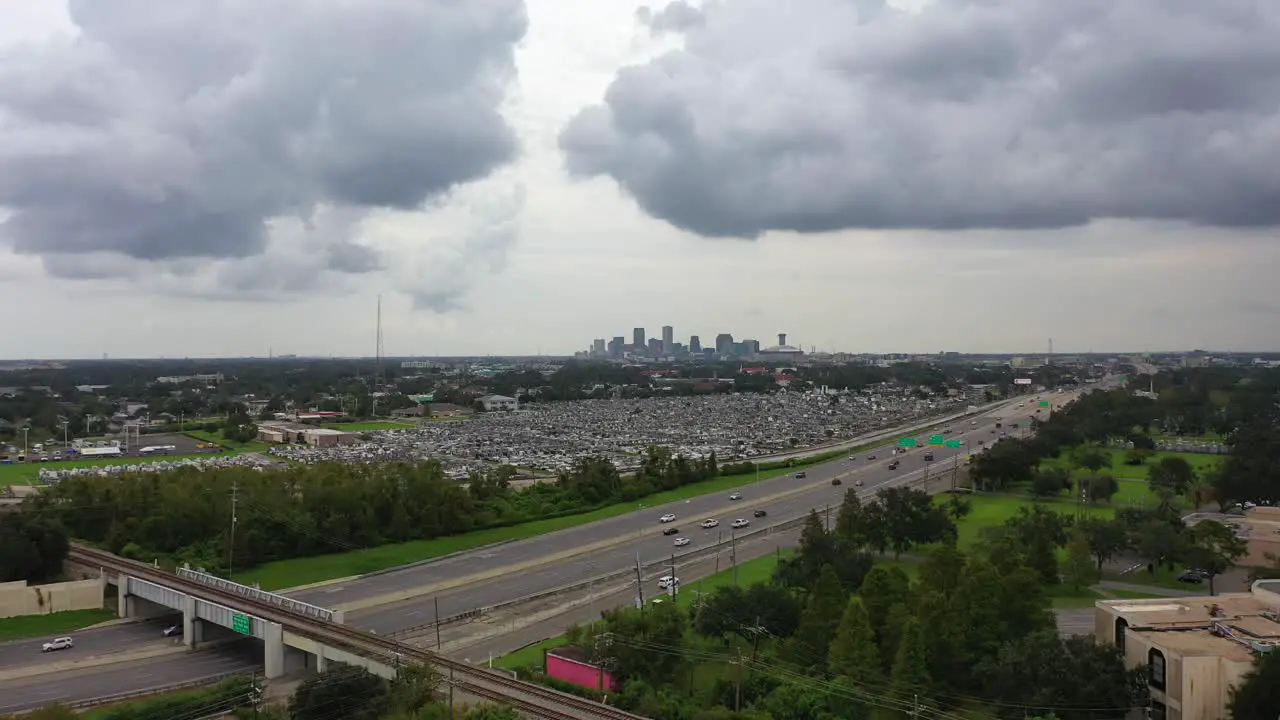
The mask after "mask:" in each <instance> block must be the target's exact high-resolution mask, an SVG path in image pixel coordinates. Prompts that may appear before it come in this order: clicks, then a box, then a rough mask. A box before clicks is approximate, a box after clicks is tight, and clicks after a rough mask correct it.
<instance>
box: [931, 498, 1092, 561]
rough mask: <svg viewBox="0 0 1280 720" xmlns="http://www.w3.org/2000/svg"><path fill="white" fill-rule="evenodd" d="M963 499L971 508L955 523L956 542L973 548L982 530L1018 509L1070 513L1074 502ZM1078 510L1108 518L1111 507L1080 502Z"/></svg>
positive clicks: (999, 524) (1016, 511) (1011, 514)
mask: <svg viewBox="0 0 1280 720" xmlns="http://www.w3.org/2000/svg"><path fill="white" fill-rule="evenodd" d="M966 499H967V500H968V501H969V502H970V503H971V504H972V507H973V510H972V511H971V512H970V513H969V514H968V515H966V516H964V518H962V519H961V520H960V522H958V523H956V526H957V527H956V530H957V531H958V539H957V543H956V544H957V545H959V546H960V549H962V550H964V549H968V548H971V547H973V545H974V543H976V542H977V541H978V539H979V538H981V537H982V535H983V532H984V531H986V530H988V529H990V528H995V527H999V526H1001V525H1003V524H1004V523H1005V521H1006V520H1008V519H1010V518H1012V517H1013V516H1014V515H1017V514H1018V509H1019V508H1023V507H1031V506H1032V505H1042V506H1044V507H1047V508H1049V509H1051V510H1055V511H1057V512H1060V513H1063V514H1065V515H1072V516H1074V515H1075V513H1076V511H1077V507H1076V504H1075V503H1074V502H1071V501H1069V500H1066V499H1063V500H1049V501H1041V502H1035V501H1033V500H1032V499H1030V498H1025V497H1019V496H1016V495H968V496H966ZM947 500H949V498H948V497H947V496H945V495H939V496H937V502H946V501H947ZM1079 511H1080V512H1082V513H1085V514H1087V515H1089V516H1091V517H1104V518H1109V517H1112V516H1114V515H1115V508H1114V507H1112V506H1109V505H1083V506H1081V507H1080V508H1079Z"/></svg>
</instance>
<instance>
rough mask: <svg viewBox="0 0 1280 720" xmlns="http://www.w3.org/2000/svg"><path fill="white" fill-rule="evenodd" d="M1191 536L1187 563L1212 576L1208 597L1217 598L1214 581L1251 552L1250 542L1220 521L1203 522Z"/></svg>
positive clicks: (1193, 529) (1195, 527)
mask: <svg viewBox="0 0 1280 720" xmlns="http://www.w3.org/2000/svg"><path fill="white" fill-rule="evenodd" d="M1190 534H1191V538H1190V540H1191V543H1190V547H1189V548H1187V550H1186V553H1187V558H1186V559H1187V562H1189V563H1191V564H1193V565H1194V566H1195V567H1196V568H1198V569H1200V570H1203V571H1204V572H1205V573H1207V574H1208V575H1209V594H1210V595H1216V594H1217V593H1216V592H1214V590H1215V588H1214V580H1215V579H1216V578H1217V576H1218V575H1221V574H1222V573H1224V572H1226V571H1227V570H1228V569H1230V568H1231V567H1232V566H1233V565H1234V564H1235V561H1236V560H1237V559H1239V558H1240V557H1242V556H1243V555H1245V554H1246V553H1247V552H1248V551H1249V546H1248V543H1247V542H1246V541H1245V540H1244V538H1241V537H1239V536H1237V535H1236V531H1235V528H1232V527H1230V526H1228V525H1223V524H1222V523H1220V522H1218V521H1217V520H1201V521H1200V522H1198V523H1196V524H1195V525H1193V526H1192V527H1191V533H1190Z"/></svg>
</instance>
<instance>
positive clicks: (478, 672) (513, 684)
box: [67, 545, 644, 720]
mask: <svg viewBox="0 0 1280 720" xmlns="http://www.w3.org/2000/svg"><path fill="white" fill-rule="evenodd" d="M67 558H68V560H70V561H72V562H75V563H77V564H80V565H85V566H88V567H99V568H103V569H106V570H110V571H112V572H115V573H123V574H125V575H132V576H134V577H137V578H139V579H142V580H158V581H160V582H163V583H164V584H165V585H167V586H169V587H173V588H175V589H182V590H186V591H189V592H190V594H192V595H194V596H196V597H201V598H204V599H206V600H209V601H210V602H218V603H219V604H223V605H227V606H228V607H236V608H244V609H245V610H247V611H248V613H249V614H252V615H254V616H256V617H258V618H261V619H263V620H267V621H270V622H275V623H279V624H281V625H283V626H285V627H286V628H288V629H289V631H290V632H295V633H297V634H299V635H303V636H305V637H309V638H310V639H312V640H316V641H318V642H321V643H324V644H330V645H334V646H336V647H340V648H343V649H345V650H349V651H352V652H353V653H354V654H357V655H361V656H363V657H366V658H369V659H371V660H376V661H378V662H381V663H384V664H386V665H390V666H392V667H394V666H396V665H398V664H401V663H402V662H404V661H405V660H413V661H418V662H424V663H430V664H431V665H434V666H435V667H436V668H437V669H438V670H446V671H450V674H451V676H452V679H451V682H452V683H453V685H454V687H455V688H458V689H460V690H463V691H465V692H467V693H470V694H472V695H475V696H477V697H481V698H485V699H487V700H493V701H495V702H499V703H505V704H507V705H510V706H512V707H513V708H515V709H517V710H519V711H521V712H522V713H524V714H526V715H529V716H531V717H536V718H545V719H546V720H644V718H643V717H642V716H640V715H634V714H632V713H628V712H625V711H622V710H618V709H617V708H612V707H609V706H608V705H604V704H602V703H597V702H594V701H592V700H588V699H586V698H581V697H577V696H575V695H570V694H568V693H563V692H560V691H557V690H552V689H551V688H547V687H543V686H541V685H535V684H533V683H528V682H523V681H520V680H516V679H514V678H511V677H508V676H506V675H503V674H500V673H496V672H492V671H489V670H487V669H484V668H478V667H476V666H474V665H470V664H468V663H465V662H462V661H459V660H454V659H452V658H447V657H444V656H442V655H437V654H436V653H433V652H429V651H426V650H420V649H418V648H415V647H412V646H410V645H406V644H404V643H401V642H399V641H397V640H395V639H393V638H389V637H385V636H380V635H374V634H373V633H369V632H366V631H364V630H360V629H358V628H353V627H348V626H346V625H340V624H337V623H329V622H323V621H319V620H316V619H315V618H312V617H308V616H306V615H302V614H301V613H297V612H293V611H290V610H288V609H285V608H281V607H278V606H275V605H269V604H266V603H260V602H257V601H254V600H252V599H251V598H246V597H244V596H242V595H238V594H236V593H232V592H229V591H226V590H222V589H220V588H216V587H214V586H212V585H207V584H205V583H202V582H199V581H196V580H191V579H188V578H183V577H179V576H178V575H175V574H173V573H169V572H165V571H163V570H159V569H157V568H155V567H153V566H151V565H148V564H146V563H142V562H138V561H136V560H129V559H127V558H122V557H118V556H116V555H112V554H111V553H108V552H105V551H102V550H96V549H93V548H87V547H84V546H80V545H73V546H72V547H71V549H70V551H69V552H68V554H67Z"/></svg>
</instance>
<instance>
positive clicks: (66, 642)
mask: <svg viewBox="0 0 1280 720" xmlns="http://www.w3.org/2000/svg"><path fill="white" fill-rule="evenodd" d="M75 646H76V643H75V641H74V640H72V639H71V638H69V637H60V638H54V639H53V640H50V641H49V642H47V643H45V644H44V645H42V646H41V647H40V652H53V651H54V650H70V649H71V648H73V647H75Z"/></svg>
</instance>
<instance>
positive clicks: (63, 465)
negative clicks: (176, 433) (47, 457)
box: [0, 453, 228, 487]
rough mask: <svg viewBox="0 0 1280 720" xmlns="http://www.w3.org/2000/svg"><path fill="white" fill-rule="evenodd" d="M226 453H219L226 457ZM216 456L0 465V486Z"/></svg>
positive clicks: (176, 456)
mask: <svg viewBox="0 0 1280 720" xmlns="http://www.w3.org/2000/svg"><path fill="white" fill-rule="evenodd" d="M227 454H228V453H220V455H223V456H225V455H227ZM217 456H218V455H216V454H210V453H203V454H196V455H158V456H151V457H130V458H102V459H100V460H63V461H60V462H42V463H22V464H14V465H0V485H3V486H5V487H8V486H9V485H29V484H34V483H37V482H38V479H39V477H40V470H41V469H44V470H66V469H69V468H79V467H106V466H109V465H147V464H150V463H154V462H163V461H166V460H168V461H173V460H183V459H186V458H207V457H217Z"/></svg>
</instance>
